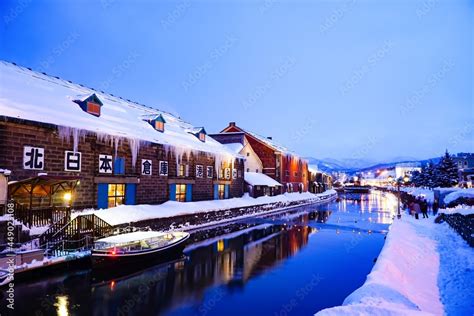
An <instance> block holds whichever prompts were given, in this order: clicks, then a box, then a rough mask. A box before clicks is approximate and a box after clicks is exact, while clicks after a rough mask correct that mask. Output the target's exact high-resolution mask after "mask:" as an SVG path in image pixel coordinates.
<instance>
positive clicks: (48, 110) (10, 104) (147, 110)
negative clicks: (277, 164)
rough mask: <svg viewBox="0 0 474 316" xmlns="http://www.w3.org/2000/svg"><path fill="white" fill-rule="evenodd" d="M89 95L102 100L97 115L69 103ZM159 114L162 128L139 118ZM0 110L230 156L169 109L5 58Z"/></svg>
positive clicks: (1, 68) (0, 64)
mask: <svg viewBox="0 0 474 316" xmlns="http://www.w3.org/2000/svg"><path fill="white" fill-rule="evenodd" d="M92 94H95V95H96V96H97V97H98V98H99V99H100V101H101V102H102V103H103V106H102V107H101V115H100V117H96V116H94V115H91V114H88V113H86V112H84V111H83V110H82V109H81V107H80V106H79V105H78V104H76V103H75V102H73V100H84V99H86V98H87V97H88V96H90V95H92ZM160 114H161V115H162V116H163V118H164V120H165V121H166V124H165V130H164V132H159V131H157V130H155V129H154V128H153V127H152V126H151V125H150V124H149V123H148V122H146V121H145V120H144V119H143V118H144V117H156V116H158V115H160ZM0 115H4V116H8V117H13V118H20V119H25V120H31V121H36V122H42V123H49V124H53V125H58V126H63V127H67V128H68V130H71V129H72V130H79V131H87V132H92V133H96V134H97V135H98V136H102V137H104V136H105V137H107V135H111V136H112V137H117V138H124V139H129V140H134V143H135V144H136V143H137V142H140V141H145V142H151V143H158V144H163V145H169V146H174V147H179V148H181V149H184V150H190V151H193V150H196V151H203V152H209V153H215V154H221V155H223V156H236V155H235V153H234V152H232V151H230V150H228V149H227V147H225V146H223V145H222V144H221V143H219V142H218V141H216V140H214V139H212V138H211V137H208V138H206V141H205V142H202V141H200V140H199V139H198V138H197V137H196V135H193V134H192V132H195V131H200V130H201V129H202V128H201V127H200V128H196V127H194V126H192V125H191V124H189V123H187V122H185V121H183V120H182V119H180V118H178V117H176V116H174V115H172V114H170V113H167V112H163V111H160V110H157V109H154V108H151V107H146V106H144V105H142V104H139V103H136V102H133V101H130V100H125V99H122V98H120V97H116V96H113V95H110V94H107V93H105V92H101V91H96V90H93V89H90V88H86V87H84V86H82V85H78V84H74V83H72V82H70V81H66V80H63V79H59V78H56V77H51V76H48V75H45V74H41V73H39V72H35V71H32V70H30V69H27V68H24V67H20V66H17V65H15V64H12V63H9V62H5V61H0ZM202 130H203V129H202ZM72 134H73V133H72ZM76 134H77V133H76Z"/></svg>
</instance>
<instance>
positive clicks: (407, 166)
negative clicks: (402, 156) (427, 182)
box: [395, 162, 421, 179]
mask: <svg viewBox="0 0 474 316" xmlns="http://www.w3.org/2000/svg"><path fill="white" fill-rule="evenodd" d="M414 171H421V164H420V163H419V162H404V163H397V164H396V165H395V179H398V178H403V177H404V176H410V175H411V174H412V173H413V172H414Z"/></svg>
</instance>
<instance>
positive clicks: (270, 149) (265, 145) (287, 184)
mask: <svg viewBox="0 0 474 316" xmlns="http://www.w3.org/2000/svg"><path fill="white" fill-rule="evenodd" d="M211 136H212V137H213V138H214V139H216V140H218V141H219V142H221V143H223V144H227V145H231V144H236V143H240V144H245V143H248V144H250V146H251V148H252V149H253V152H254V153H255V154H256V155H257V156H258V158H259V160H260V161H261V163H262V166H263V169H262V172H263V173H264V174H265V175H267V176H269V177H271V178H272V179H274V180H276V181H278V182H279V183H281V184H282V187H281V190H282V191H283V192H298V191H300V192H301V191H302V192H306V191H308V174H309V173H308V162H307V161H306V160H304V159H301V158H299V157H298V156H297V155H296V154H295V153H293V152H291V151H290V150H288V149H287V148H286V147H284V146H282V145H280V144H278V143H276V142H275V141H274V140H273V139H272V138H271V137H262V136H260V135H257V134H255V133H253V132H250V131H248V130H244V129H243V128H241V127H239V126H237V125H236V124H235V122H230V123H229V125H228V126H227V127H226V128H224V129H223V130H222V131H221V132H220V133H219V134H213V135H211ZM244 151H245V150H244ZM241 154H242V155H244V156H249V155H251V153H249V152H241ZM246 171H247V172H248V171H252V170H246ZM283 192H282V193H283Z"/></svg>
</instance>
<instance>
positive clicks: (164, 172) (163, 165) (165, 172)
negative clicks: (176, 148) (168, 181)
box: [160, 161, 168, 176]
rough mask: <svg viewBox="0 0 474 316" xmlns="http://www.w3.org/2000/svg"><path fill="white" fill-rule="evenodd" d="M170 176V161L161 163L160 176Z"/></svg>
mask: <svg viewBox="0 0 474 316" xmlns="http://www.w3.org/2000/svg"><path fill="white" fill-rule="evenodd" d="M167 175H168V161H160V176H167Z"/></svg>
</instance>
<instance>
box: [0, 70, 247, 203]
mask: <svg viewBox="0 0 474 316" xmlns="http://www.w3.org/2000/svg"><path fill="white" fill-rule="evenodd" d="M0 67H1V72H2V89H3V90H4V91H3V92H2V97H3V99H2V100H1V101H0V139H1V142H0V167H1V168H5V169H9V170H11V171H12V173H11V175H10V178H9V180H10V181H18V180H23V179H27V178H32V177H35V176H37V175H38V174H42V173H47V174H48V175H53V176H77V178H78V180H79V181H80V184H79V185H78V186H77V188H76V190H75V194H74V199H73V207H74V208H77V209H81V208H89V207H94V208H96V207H98V208H107V207H112V206H116V205H120V204H142V203H147V204H155V203H162V202H165V201H167V200H177V201H199V200H209V199H223V198H230V197H240V196H242V195H243V181H244V180H243V172H244V169H243V168H244V158H243V157H242V156H239V155H235V154H234V153H233V152H231V151H229V150H228V149H227V148H226V147H225V146H223V145H221V144H220V143H219V142H217V141H215V140H213V139H212V138H211V137H208V136H207V135H206V131H205V129H204V128H196V127H194V126H191V125H190V124H188V123H186V122H184V121H182V120H181V119H179V118H177V117H176V116H173V115H171V114H169V113H166V112H161V111H159V110H156V109H153V108H148V107H145V106H143V105H140V104H138V103H135V102H132V101H129V100H124V99H121V98H118V97H115V96H112V95H109V94H105V93H104V92H99V91H95V90H92V89H89V88H86V87H84V86H80V85H76V84H73V83H71V82H69V81H65V80H61V79H59V78H53V77H50V76H47V75H46V74H39V73H36V72H34V71H31V70H29V69H26V68H22V67H18V66H16V65H14V64H10V63H6V62H0ZM22 91H29V92H28V95H25V94H23V93H21V92H22ZM38 203H41V201H39V202H38Z"/></svg>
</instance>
